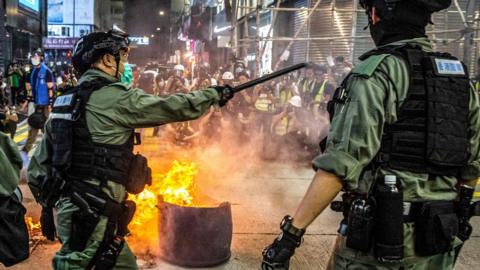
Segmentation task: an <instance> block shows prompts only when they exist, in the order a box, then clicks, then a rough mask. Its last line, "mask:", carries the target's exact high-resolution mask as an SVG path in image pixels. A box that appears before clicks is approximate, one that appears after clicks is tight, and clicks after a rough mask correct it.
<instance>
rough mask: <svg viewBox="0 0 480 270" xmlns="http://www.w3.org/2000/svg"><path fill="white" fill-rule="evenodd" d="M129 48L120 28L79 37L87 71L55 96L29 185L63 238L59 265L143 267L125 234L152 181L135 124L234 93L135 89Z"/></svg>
mask: <svg viewBox="0 0 480 270" xmlns="http://www.w3.org/2000/svg"><path fill="white" fill-rule="evenodd" d="M128 45H129V41H128V37H127V35H126V34H125V33H123V32H120V31H118V30H117V31H114V30H112V31H109V32H94V33H91V34H89V35H87V36H84V37H82V38H81V39H80V40H79V41H78V42H77V44H76V45H75V48H74V52H73V63H74V67H75V69H76V70H77V71H78V72H79V73H80V74H82V76H81V78H80V80H79V83H78V86H76V87H74V88H72V89H70V90H67V91H66V92H65V93H64V94H63V95H62V96H60V97H58V98H57V99H56V100H55V103H54V105H53V109H52V114H51V116H50V118H49V120H48V121H47V124H46V128H45V136H44V137H43V139H42V142H41V144H40V145H39V147H38V148H37V150H36V151H35V153H34V155H33V157H32V160H31V162H30V165H29V168H28V184H29V186H30V189H31V191H32V193H33V195H34V196H35V198H36V199H37V201H39V202H40V203H41V204H42V207H43V211H42V230H43V232H44V234H45V235H46V236H47V238H49V239H54V237H55V236H57V237H58V239H59V240H60V242H61V243H62V247H61V249H60V250H59V251H58V252H57V253H56V254H55V256H54V258H53V268H54V269H62V270H65V269H137V268H138V267H137V264H136V259H135V256H134V255H133V254H132V252H131V250H130V249H129V247H128V245H127V244H126V243H125V241H124V239H123V236H125V234H126V233H127V232H128V229H127V225H128V222H129V221H130V220H131V218H132V216H133V212H134V210H135V205H134V203H133V202H131V201H126V197H127V193H133V194H137V193H139V192H141V191H142V190H143V188H144V186H145V185H146V184H149V183H150V182H151V171H150V168H149V167H148V165H147V162H146V159H145V158H144V157H142V156H141V155H139V154H137V155H134V154H133V153H132V150H133V145H134V143H135V141H136V139H135V138H138V137H139V136H137V135H136V134H135V133H134V129H135V128H146V127H154V126H159V125H162V124H167V123H172V122H180V121H188V120H193V119H196V118H198V117H200V116H201V115H203V114H204V113H205V112H207V111H208V110H209V108H210V107H211V106H213V105H220V106H223V105H225V103H226V102H227V101H228V100H229V99H230V98H232V96H233V92H232V91H231V89H230V88H229V87H228V86H226V87H216V88H209V89H204V90H200V91H194V92H191V93H188V94H183V93H182V94H175V95H171V96H169V97H165V98H161V97H158V96H154V95H149V94H146V93H145V92H144V91H143V90H141V89H131V86H130V85H128V84H125V83H123V82H122V79H123V77H125V76H128V74H125V73H126V70H125V68H124V65H125V63H126V62H127V60H128V52H129V49H128ZM137 143H138V142H137ZM53 207H55V208H56V216H55V224H56V225H57V226H56V230H55V228H54V226H52V225H53V214H52V211H51V209H52V208H53Z"/></svg>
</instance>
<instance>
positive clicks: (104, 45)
mask: <svg viewBox="0 0 480 270" xmlns="http://www.w3.org/2000/svg"><path fill="white" fill-rule="evenodd" d="M129 44H130V42H129V40H128V34H126V33H125V32H123V31H121V30H119V29H114V30H110V31H108V32H93V33H90V34H88V35H86V36H84V37H82V38H80V39H79V40H78V41H77V43H76V44H75V47H74V49H73V56H72V63H73V67H74V68H75V69H76V70H77V71H78V72H79V73H80V74H83V73H84V72H85V71H87V70H88V69H89V68H90V67H91V65H92V64H93V63H95V62H96V61H97V60H98V59H100V58H101V57H102V56H104V55H105V54H111V55H113V56H114V57H115V60H116V61H117V72H118V63H119V62H120V50H121V49H127V48H128V46H129Z"/></svg>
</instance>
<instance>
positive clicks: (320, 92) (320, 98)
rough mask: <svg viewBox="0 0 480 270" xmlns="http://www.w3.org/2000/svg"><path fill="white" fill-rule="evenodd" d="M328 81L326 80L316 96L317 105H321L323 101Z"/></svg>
mask: <svg viewBox="0 0 480 270" xmlns="http://www.w3.org/2000/svg"><path fill="white" fill-rule="evenodd" d="M327 83H328V80H324V81H323V83H322V85H321V86H320V89H319V90H318V93H317V95H316V96H315V103H321V102H322V101H323V92H325V86H326V85H327Z"/></svg>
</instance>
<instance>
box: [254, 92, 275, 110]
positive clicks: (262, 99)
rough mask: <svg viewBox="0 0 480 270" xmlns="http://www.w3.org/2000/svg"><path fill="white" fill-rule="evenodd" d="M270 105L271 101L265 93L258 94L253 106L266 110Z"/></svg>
mask: <svg viewBox="0 0 480 270" xmlns="http://www.w3.org/2000/svg"><path fill="white" fill-rule="evenodd" d="M271 106H272V101H271V100H270V99H269V98H268V96H267V94H260V95H259V96H258V98H257V100H256V101H255V108H256V109H257V110H259V111H261V112H268V111H270V108H271Z"/></svg>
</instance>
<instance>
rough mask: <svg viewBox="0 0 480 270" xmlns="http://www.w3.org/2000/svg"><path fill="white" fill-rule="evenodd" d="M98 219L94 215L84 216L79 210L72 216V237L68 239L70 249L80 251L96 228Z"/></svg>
mask: <svg viewBox="0 0 480 270" xmlns="http://www.w3.org/2000/svg"><path fill="white" fill-rule="evenodd" d="M99 221H100V217H99V216H96V215H85V214H84V213H83V212H82V211H81V210H79V211H75V212H73V214H72V236H74V237H71V238H70V249H72V250H73V251H82V250H84V249H85V247H86V245H87V241H88V239H89V238H90V236H91V235H92V233H93V230H95V227H97V224H98V222H99Z"/></svg>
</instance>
